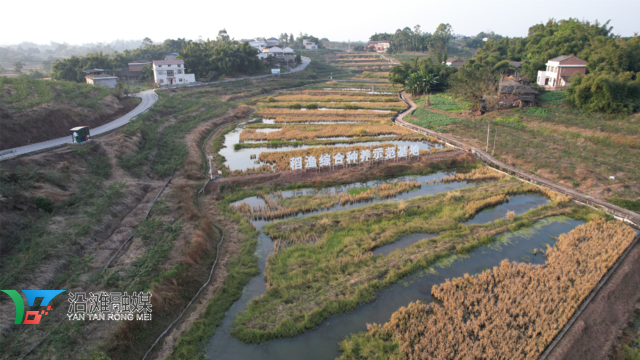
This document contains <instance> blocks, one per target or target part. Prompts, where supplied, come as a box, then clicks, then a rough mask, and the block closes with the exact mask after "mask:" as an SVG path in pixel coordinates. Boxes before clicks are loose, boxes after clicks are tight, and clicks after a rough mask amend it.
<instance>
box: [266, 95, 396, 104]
mask: <svg viewBox="0 0 640 360" xmlns="http://www.w3.org/2000/svg"><path fill="white" fill-rule="evenodd" d="M274 99H275V100H276V101H278V102H280V101H283V102H284V101H290V102H291V101H293V102H298V101H303V102H356V101H360V102H362V101H365V102H367V101H368V102H398V97H397V96H393V95H391V96H389V95H382V96H381V95H353V94H349V95H329V94H326V95H324V96H323V95H320V94H317V95H310V94H301V95H280V96H276V97H274Z"/></svg>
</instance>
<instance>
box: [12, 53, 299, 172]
mask: <svg viewBox="0 0 640 360" xmlns="http://www.w3.org/2000/svg"><path fill="white" fill-rule="evenodd" d="M309 63H311V59H309V58H308V57H305V56H303V57H302V64H300V65H298V66H297V67H295V68H293V70H291V71H289V72H287V73H283V75H286V74H291V73H296V72H299V71H302V70H304V69H305V68H306V67H307V66H308V65H309ZM271 76H279V75H273V74H267V75H258V76H248V77H242V78H234V79H227V80H221V81H212V82H207V83H194V84H189V85H173V86H163V87H162V89H166V88H176V87H196V86H204V85H211V84H219V83H226V82H232V81H238V80H245V79H261V78H266V77H271ZM156 90H158V89H152V90H147V91H143V92H141V93H139V94H136V95H135V96H137V97H140V98H141V99H142V102H141V103H140V104H139V105H138V106H137V107H136V108H135V109H133V110H131V111H130V112H129V113H128V114H126V115H124V116H122V117H120V118H118V119H116V120H113V121H111V122H109V123H107V124H104V125H102V126H98V127H97V128H94V129H90V132H91V136H96V135H100V134H103V133H106V132H109V131H112V130H114V129H117V128H119V127H121V126H124V125H126V124H128V123H129V122H130V121H131V120H132V119H133V118H135V117H136V116H138V115H140V114H142V113H143V112H145V111H147V110H148V109H149V108H150V107H151V106H152V105H153V104H155V102H156V101H157V100H158V95H156V94H155V91H156ZM71 142H72V140H71V133H69V136H65V137H61V138H57V139H52V140H47V141H43V142H39V143H35V144H29V145H25V146H20V147H16V148H13V149H7V150H3V151H2V156H1V157H0V160H2V159H7V158H11V157H14V156H19V155H24V154H28V153H31V152H36V151H43V150H47V149H51V148H56V147H59V146H63V145H65V144H69V143H71Z"/></svg>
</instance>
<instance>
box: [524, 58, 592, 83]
mask: <svg viewBox="0 0 640 360" xmlns="http://www.w3.org/2000/svg"><path fill="white" fill-rule="evenodd" d="M546 65H547V68H546V69H545V70H544V71H538V79H537V81H536V82H537V83H538V85H540V86H544V87H545V88H547V89H549V90H555V89H559V88H563V87H565V86H569V83H570V81H571V80H570V77H571V75H573V74H576V73H580V74H582V75H585V74H586V73H587V62H586V61H585V60H582V59H580V58H579V57H576V56H573V55H560V56H558V57H555V58H553V59H549V61H547V64H546Z"/></svg>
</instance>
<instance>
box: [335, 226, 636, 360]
mask: <svg viewBox="0 0 640 360" xmlns="http://www.w3.org/2000/svg"><path fill="white" fill-rule="evenodd" d="M634 237H635V232H634V231H633V229H631V228H630V227H629V226H626V225H625V224H623V223H622V222H612V221H607V220H605V219H603V218H598V217H596V218H594V219H593V220H591V221H590V222H588V223H587V224H584V225H581V226H578V227H577V228H575V229H574V230H572V231H571V232H569V233H568V234H563V235H560V237H559V238H558V241H557V243H556V245H555V246H553V247H548V248H547V249H546V250H545V256H546V258H547V261H546V263H545V264H544V265H534V264H526V263H516V262H512V263H511V262H509V261H508V260H504V261H503V262H502V263H501V264H500V266H499V267H494V268H493V269H490V270H485V271H483V272H482V273H480V274H477V275H473V276H469V275H465V276H464V277H461V278H454V279H453V280H451V281H449V280H447V281H446V282H445V283H443V284H440V285H438V286H434V287H433V288H432V289H431V293H432V296H433V297H434V298H435V299H437V300H438V303H435V302H434V303H430V304H425V303H421V302H419V301H418V302H415V303H411V304H409V306H407V307H402V308H400V310H398V311H397V312H396V313H394V314H393V315H392V316H391V319H390V321H389V322H388V323H386V324H384V325H376V324H374V325H369V326H368V331H367V332H366V333H361V334H358V335H354V336H351V337H350V338H348V339H347V340H345V341H344V342H343V343H342V346H341V348H342V350H343V351H344V352H345V353H344V354H343V357H342V358H343V359H356V358H359V356H358V354H360V353H361V352H365V353H367V354H368V356H370V357H371V358H407V357H416V358H458V357H460V358H485V357H490V358H496V359H499V358H522V359H524V358H527V359H535V358H538V357H540V355H541V354H542V352H543V351H544V350H545V349H546V347H547V346H548V345H549V344H550V343H551V341H552V340H553V339H554V338H555V336H556V335H557V334H558V332H559V331H560V330H561V329H562V327H563V326H564V324H566V322H567V321H568V320H569V319H570V318H571V316H572V315H573V313H574V312H575V310H576V309H577V308H578V306H580V304H581V303H582V302H583V300H584V299H585V298H586V297H587V296H588V295H589V294H590V293H591V291H592V289H593V288H594V287H595V286H596V285H597V284H598V282H599V281H600V279H601V278H602V276H603V275H604V274H605V273H606V272H607V271H608V270H609V268H610V267H611V266H612V265H613V264H614V262H615V261H616V260H617V259H618V257H619V256H620V255H621V254H622V252H623V251H624V250H625V249H626V248H627V246H628V245H629V244H630V243H631V242H632V241H633V239H634ZM385 349H386V351H385Z"/></svg>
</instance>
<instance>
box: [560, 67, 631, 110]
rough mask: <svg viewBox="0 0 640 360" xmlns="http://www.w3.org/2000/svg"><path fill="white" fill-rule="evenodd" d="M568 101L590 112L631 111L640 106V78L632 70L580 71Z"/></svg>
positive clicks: (569, 89) (569, 93) (568, 91)
mask: <svg viewBox="0 0 640 360" xmlns="http://www.w3.org/2000/svg"><path fill="white" fill-rule="evenodd" d="M566 102H567V104H568V105H569V106H572V107H574V108H579V109H582V110H586V111H589V112H605V113H608V114H631V113H633V112H634V111H636V110H637V109H638V108H640V80H639V79H637V78H636V79H634V74H633V73H631V72H625V73H620V74H617V75H614V74H606V73H605V74H588V75H580V74H579V75H576V76H574V77H572V80H571V86H570V87H569V88H568V89H567V98H566Z"/></svg>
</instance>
